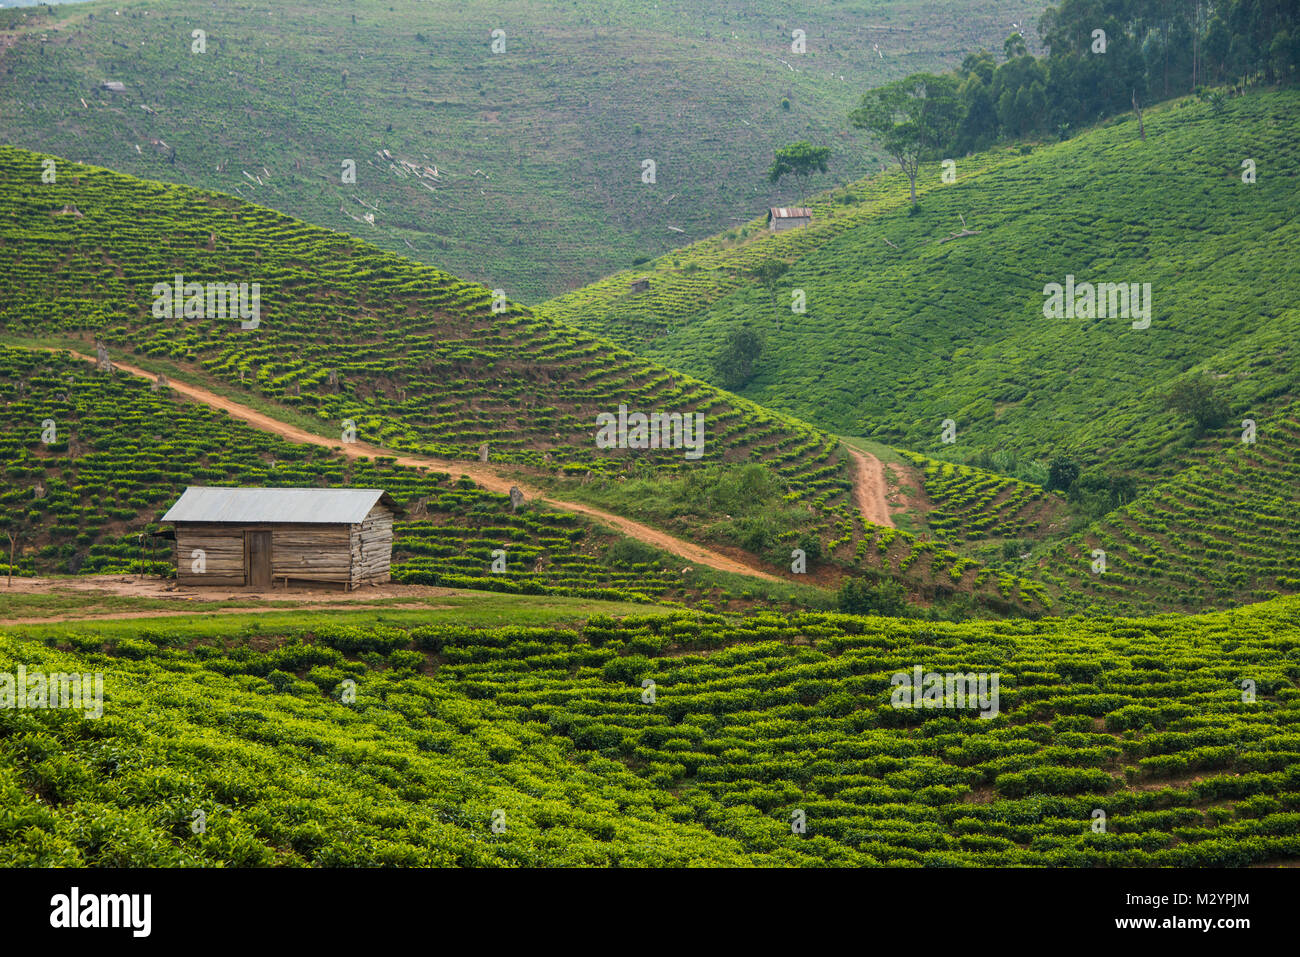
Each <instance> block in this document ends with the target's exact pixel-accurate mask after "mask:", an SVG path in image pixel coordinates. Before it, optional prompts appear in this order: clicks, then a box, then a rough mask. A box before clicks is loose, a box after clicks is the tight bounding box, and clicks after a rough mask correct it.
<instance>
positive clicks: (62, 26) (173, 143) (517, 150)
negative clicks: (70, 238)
mask: <svg viewBox="0 0 1300 957" xmlns="http://www.w3.org/2000/svg"><path fill="white" fill-rule="evenodd" d="M1046 6H1047V4H1046V2H1045V0H855V2H852V3H847V4H846V3H842V2H837V0H811V2H799V3H795V2H790V0H762V2H758V3H755V2H753V0H710V2H708V3H706V4H701V3H699V2H696V0H660V2H657V3H634V2H630V0H580V2H574V3H554V2H548V0H514V2H511V3H507V4H504V5H503V4H501V3H497V2H492V0H438V2H433V3H430V2H426V0H318V2H313V3H310V4H284V3H273V4H269V5H265V6H264V7H258V6H255V5H252V4H247V3H218V4H213V3H211V2H208V0H166V2H163V3H158V2H155V0H123V2H114V3H112V4H108V3H97V4H73V5H63V6H56V7H53V8H39V9H27V10H18V11H9V10H0V37H3V41H2V42H0V76H2V77H3V82H2V83H0V129H2V130H4V131H5V135H4V136H3V137H0V139H3V140H4V141H5V142H10V143H15V144H17V145H21V146H25V147H28V148H32V149H38V150H42V151H44V152H49V153H54V154H57V155H60V156H68V157H71V158H73V159H79V160H84V161H86V162H88V163H96V164H99V165H103V166H109V167H111V168H113V169H119V170H122V171H123V172H128V173H132V174H134V175H137V176H142V177H147V178H150V179H163V180H168V181H170V182H178V183H184V184H187V185H192V186H202V187H207V188H210V189H218V190H221V191H223V192H227V193H239V194H241V195H243V196H244V197H246V198H248V199H250V200H252V201H254V202H257V203H259V204H261V205H264V206H269V207H273V208H276V209H279V210H283V211H284V212H287V213H290V214H292V215H294V216H296V217H299V218H302V219H306V220H309V221H311V222H315V223H320V224H322V225H326V226H330V227H333V228H336V229H342V230H346V231H348V232H351V233H353V234H355V235H357V236H360V237H363V238H365V239H367V240H369V241H372V242H375V243H376V244H378V245H380V246H382V247H384V248H387V249H389V250H392V251H396V252H400V253H402V254H403V255H411V256H415V257H417V258H419V259H421V260H423V261H426V262H432V263H436V264H437V265H438V266H440V267H441V268H445V269H448V270H449V271H450V272H452V273H454V274H456V275H458V276H463V277H465V278H468V279H473V280H475V281H479V282H483V283H485V284H487V285H488V286H490V287H493V288H496V287H500V288H504V289H506V290H507V292H508V293H509V294H510V295H511V297H512V298H515V299H517V300H519V301H524V302H536V301H539V300H541V299H544V298H546V297H548V296H551V295H555V294H557V293H560V292H564V291H566V290H568V289H572V288H573V287H574V286H576V285H579V284H581V283H582V282H586V281H590V280H592V279H595V278H597V277H599V276H602V275H605V274H607V273H609V272H612V271H614V270H617V269H620V268H623V267H625V266H628V265H630V264H631V263H633V262H634V261H637V260H641V259H644V258H648V257H651V256H657V255H659V254H660V253H662V252H665V251H666V250H668V249H671V248H673V247H674V246H676V245H679V244H681V243H682V242H684V241H687V240H689V239H693V238H699V237H702V236H707V235H709V234H710V233H713V232H716V231H717V230H719V229H724V228H726V227H727V226H729V225H731V224H732V223H735V222H743V221H744V220H746V219H748V218H749V217H751V216H753V215H754V214H755V212H756V211H757V210H759V209H762V208H764V207H766V206H768V205H772V204H774V203H780V202H783V201H785V200H787V199H788V198H789V197H788V190H787V189H786V188H784V187H782V188H779V189H778V188H776V187H773V186H772V185H770V184H769V183H768V182H767V181H766V178H765V173H766V171H767V167H768V165H769V164H770V163H771V162H772V156H773V150H774V148H776V147H778V146H781V145H783V144H786V143H789V142H791V141H795V140H801V139H811V140H816V141H818V142H820V143H825V144H827V145H829V146H830V147H831V148H832V149H833V151H834V157H833V169H834V171H835V176H836V177H837V178H838V179H842V178H851V177H855V176H860V175H862V174H863V173H864V172H865V171H866V170H868V169H871V168H874V166H875V163H876V152H877V151H876V150H874V149H872V148H869V147H867V146H865V145H864V139H863V137H862V136H861V135H860V134H858V133H857V132H855V131H853V130H852V129H851V128H850V126H849V123H848V121H847V119H846V114H847V111H848V110H849V109H850V108H851V106H852V104H853V103H854V102H855V100H856V98H857V97H858V96H860V95H861V92H862V90H863V89H864V88H865V87H868V86H871V85H875V84H878V83H882V82H885V81H888V80H893V79H897V78H899V77H902V76H904V75H906V74H907V73H910V72H914V71H916V70H942V69H947V68H950V67H952V66H954V65H956V64H957V63H958V62H960V61H961V59H962V57H963V56H965V55H967V54H969V53H972V52H974V51H976V50H979V49H981V48H988V49H996V48H998V47H999V46H1000V44H1001V43H1002V41H1003V39H1004V38H1005V37H1006V35H1007V33H1008V32H1010V31H1011V29H1012V27H1011V25H1012V24H1013V23H1023V24H1027V23H1029V22H1030V21H1031V20H1032V19H1033V18H1036V17H1037V16H1038V15H1039V14H1040V13H1042V12H1043V10H1044V9H1045V8H1046ZM796 32H798V36H796ZM796 46H797V47H798V52H796V49H795V48H796ZM114 84H117V85H114ZM646 160H651V161H652V162H653V164H654V169H653V175H652V176H651V180H650V181H649V182H646V181H643V175H644V174H645V173H646V172H647V168H646V167H645V166H644V162H645V161H646ZM349 163H351V164H353V165H352V167H350V168H351V169H352V170H354V171H355V176H354V177H353V178H352V179H351V180H349V179H348V178H346V176H347V172H346V171H347V169H349V167H348V165H347V164H349ZM820 181H821V182H822V183H823V184H829V183H831V182H835V181H837V180H836V179H832V178H831V177H830V176H824V177H822V178H821V180H820Z"/></svg>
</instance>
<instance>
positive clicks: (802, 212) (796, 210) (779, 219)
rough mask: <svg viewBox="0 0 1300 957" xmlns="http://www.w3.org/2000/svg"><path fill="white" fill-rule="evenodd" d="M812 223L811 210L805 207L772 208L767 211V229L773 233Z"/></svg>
mask: <svg viewBox="0 0 1300 957" xmlns="http://www.w3.org/2000/svg"><path fill="white" fill-rule="evenodd" d="M811 222H812V210H811V209H809V208H808V207H806V206H772V207H770V208H769V209H768V211H767V228H768V229H770V230H772V232H774V233H780V232H784V231H785V230H787V229H798V228H799V227H800V226H807V225H808V224H809V223H811Z"/></svg>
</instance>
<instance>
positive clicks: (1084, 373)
mask: <svg viewBox="0 0 1300 957" xmlns="http://www.w3.org/2000/svg"><path fill="white" fill-rule="evenodd" d="M1142 126H1143V131H1144V133H1145V139H1144V138H1142V135H1141V134H1140V131H1139V123H1138V121H1137V119H1136V118H1135V117H1134V116H1133V115H1132V114H1128V115H1122V116H1119V117H1116V118H1114V119H1112V120H1109V121H1107V122H1106V123H1104V124H1103V125H1101V126H1100V127H1097V128H1093V129H1090V130H1087V131H1084V132H1081V133H1079V134H1078V135H1075V136H1072V137H1071V138H1068V139H1065V140H1064V141H1062V142H1056V141H1052V142H1026V143H1020V144H1015V145H1011V146H1005V147H999V148H995V149H993V150H990V151H987V152H984V153H980V154H976V155H974V156H970V157H963V156H957V157H955V159H954V162H955V182H952V183H950V184H949V183H945V182H944V179H943V173H944V168H943V166H942V165H941V164H940V163H938V162H935V163H931V164H925V165H923V166H922V169H921V174H920V177H919V186H918V188H919V191H920V201H919V205H918V207H917V208H916V209H915V210H914V211H909V202H908V184H907V179H906V177H904V176H903V175H902V174H900V173H898V172H897V170H896V169H894V170H891V171H890V172H888V173H885V174H878V175H875V176H873V177H871V178H870V179H867V180H864V181H861V182H858V183H855V184H852V185H850V186H847V187H844V188H842V189H839V190H836V191H833V192H830V193H826V194H822V195H820V196H817V197H814V198H813V199H812V200H810V201H809V205H810V206H811V208H812V211H813V221H812V224H811V225H810V226H807V227H805V228H803V229H797V230H791V231H789V232H785V233H781V234H777V235H773V234H771V233H769V232H768V231H767V230H766V228H765V226H764V224H763V223H762V222H761V221H754V222H751V223H749V224H748V225H747V226H745V227H742V228H740V229H737V230H733V231H732V232H731V233H729V234H725V235H721V236H718V237H715V238H713V239H711V240H708V241H705V242H701V243H699V244H696V245H693V246H690V247H688V248H686V249H682V250H679V251H676V252H674V253H672V254H670V255H668V256H665V257H662V258H660V259H658V260H656V261H655V262H654V263H653V264H651V265H649V266H647V267H646V268H645V269H643V270H639V271H632V272H625V273H622V274H620V275H616V276H614V277H610V278H609V279H607V280H605V281H602V282H601V283H598V284H595V285H593V286H591V287H589V288H588V289H583V290H578V291H576V292H574V293H571V294H569V295H567V296H563V297H560V298H558V299H556V300H554V301H552V302H550V303H547V304H545V305H544V306H543V307H541V312H542V314H544V315H547V316H551V317H555V318H559V319H562V320H564V321H566V322H570V323H574V324H577V325H582V326H585V327H587V328H591V329H594V330H597V331H599V332H601V333H602V334H604V335H608V336H611V337H613V338H616V339H617V340H618V341H620V342H622V343H624V344H626V345H627V346H628V347H629V348H632V349H634V350H635V351H637V352H638V353H639V354H643V355H646V356H649V357H651V358H654V359H656V360H658V361H662V362H665V363H667V364H669V365H671V366H673V367H674V368H680V369H683V370H685V371H688V372H691V373H694V374H696V375H699V376H701V377H704V378H707V379H711V380H714V381H722V380H723V379H729V380H730V381H729V382H728V385H729V386H730V387H731V388H733V389H734V390H736V391H738V392H740V394H742V395H745V396H748V397H751V398H753V399H755V400H756V401H759V402H761V403H763V404H764V405H765V406H768V407H772V408H777V409H782V410H786V411H789V412H791V413H793V414H797V415H799V416H801V417H803V418H804V419H806V420H808V421H811V422H815V423H816V424H817V425H818V426H820V427H823V428H826V429H830V430H834V431H838V432H841V433H843V434H846V435H863V436H868V437H871V438H875V439H878V440H880V441H884V442H888V443H889V444H892V445H895V446H898V447H901V448H909V449H913V450H916V451H920V452H934V453H942V454H943V456H944V457H953V455H955V454H960V453H963V452H965V453H968V454H973V453H976V452H979V451H993V450H1001V451H1003V452H1005V453H1008V454H1010V455H1012V456H1018V457H1021V458H1023V459H1025V460H1035V461H1040V462H1047V461H1049V460H1051V459H1053V458H1057V457H1066V458H1072V459H1074V460H1076V461H1077V463H1078V464H1080V465H1081V466H1083V467H1085V468H1086V467H1088V466H1100V467H1103V468H1105V469H1107V470H1110V471H1112V472H1116V473H1129V474H1132V475H1134V476H1135V477H1136V478H1137V479H1138V480H1139V482H1140V483H1141V484H1146V483H1149V482H1150V481H1153V480H1155V479H1158V478H1163V477H1169V476H1172V475H1173V474H1174V473H1175V472H1176V471H1177V470H1178V469H1179V468H1180V467H1182V466H1183V465H1186V464H1189V463H1191V462H1195V461H1197V460H1199V459H1200V458H1201V457H1203V456H1204V455H1205V454H1209V453H1211V452H1213V450H1214V449H1216V448H1218V447H1220V446H1222V445H1223V444H1225V443H1227V442H1230V441H1231V439H1232V436H1233V434H1235V432H1239V431H1240V423H1241V421H1242V420H1243V419H1247V418H1249V419H1255V420H1261V421H1262V420H1263V419H1264V418H1266V417H1267V416H1268V415H1269V414H1270V413H1272V412H1273V411H1275V410H1277V409H1279V408H1281V407H1282V406H1283V405H1285V404H1286V403H1287V402H1288V401H1289V400H1290V399H1292V398H1294V397H1295V395H1296V394H1297V393H1300V356H1297V352H1296V342H1297V337H1298V335H1300V310H1297V308H1296V305H1295V304H1296V302H1297V301H1298V297H1300V273H1298V272H1297V270H1296V269H1295V256H1294V252H1293V250H1294V247H1295V244H1296V242H1297V239H1298V237H1300V224H1297V221H1296V218H1295V197H1296V195H1297V189H1298V188H1300V165H1298V164H1300V160H1297V157H1298V156H1300V92H1298V91H1296V90H1294V89H1290V90H1280V91H1263V92H1250V93H1247V94H1246V95H1242V96H1228V95H1223V94H1216V96H1214V97H1208V98H1207V99H1206V100H1204V101H1202V100H1200V99H1198V98H1190V99H1184V100H1179V101H1173V102H1171V103H1169V104H1166V105H1163V106H1161V107H1159V108H1153V109H1148V110H1146V111H1145V112H1144V115H1143V122H1142ZM638 276H644V277H645V278H647V279H649V288H648V290H645V291H635V290H633V289H632V288H631V287H630V286H629V283H630V281H631V280H632V279H634V278H636V277H638ZM1102 283H1112V284H1125V287H1126V289H1128V290H1130V291H1131V289H1132V286H1131V285H1129V284H1137V290H1138V296H1137V297H1135V298H1134V299H1133V301H1132V305H1133V309H1132V310H1131V315H1128V316H1127V317H1126V316H1125V315H1124V314H1123V311H1122V309H1123V302H1122V300H1121V299H1120V297H1119V295H1118V290H1107V289H1101V291H1100V294H1099V295H1094V298H1093V307H1092V309H1091V311H1090V310H1089V309H1088V307H1086V306H1085V305H1084V303H1085V302H1086V296H1087V294H1086V293H1085V291H1084V290H1085V284H1090V285H1092V286H1094V287H1100V284H1102ZM1076 284H1077V286H1078V289H1077V291H1076V298H1077V302H1078V304H1079V309H1078V312H1077V313H1076V312H1075V310H1074V309H1073V308H1070V309H1065V308H1064V305H1063V303H1062V309H1061V310H1060V314H1059V316H1058V315H1057V314H1056V312H1055V310H1054V297H1055V296H1056V295H1058V293H1054V292H1053V291H1052V289H1053V286H1054V285H1055V286H1060V287H1062V288H1061V289H1060V290H1059V291H1058V292H1059V295H1060V297H1061V298H1062V299H1063V297H1064V294H1065V290H1066V289H1067V288H1073V287H1074V286H1075V285H1076ZM1147 284H1149V287H1148V285H1147ZM1148 288H1149V298H1148V297H1147V290H1148ZM1097 291H1098V290H1097V288H1094V289H1093V293H1094V294H1096V293H1097ZM1098 303H1099V304H1100V307H1098ZM1071 305H1073V303H1072V304H1071ZM1112 307H1113V310H1114V312H1113V315H1112V312H1111V310H1112ZM1148 307H1149V315H1146V314H1145V310H1147V308H1148ZM800 309H802V311H800ZM1045 310H1046V311H1045ZM1148 322H1149V325H1148ZM744 330H748V331H749V332H751V333H752V334H753V336H752V338H751V339H749V340H747V341H748V342H749V346H748V350H749V351H748V353H747V358H749V359H750V360H751V361H750V364H749V366H748V367H747V371H748V373H749V376H748V378H744V376H743V375H742V376H739V377H738V376H736V375H735V372H734V369H735V365H734V364H732V365H730V366H728V365H727V364H726V363H725V362H723V361H722V360H723V359H724V358H725V357H726V354H727V353H728V350H729V349H732V348H734V347H735V343H737V342H738V341H740V340H739V339H738V337H739V336H740V334H741V333H742V331H744ZM755 340H756V341H757V342H758V344H759V345H758V346H755V345H754V341H755ZM738 379H743V381H738ZM1201 380H1205V381H1208V382H1210V383H1211V385H1212V389H1211V390H1210V394H1209V396H1208V397H1207V402H1206V403H1203V404H1202V408H1208V409H1209V410H1210V411H1211V412H1213V413H1214V414H1204V415H1200V416H1199V417H1198V413H1197V411H1196V410H1195V409H1194V408H1192V409H1191V411H1190V412H1189V410H1188V407H1183V406H1179V405H1178V404H1177V403H1176V402H1171V394H1173V393H1175V392H1177V391H1178V390H1179V389H1180V387H1182V386H1183V385H1185V384H1187V383H1195V382H1197V381H1201ZM949 425H950V427H949ZM1201 426H1209V427H1208V428H1203V427H1201Z"/></svg>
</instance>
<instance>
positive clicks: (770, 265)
mask: <svg viewBox="0 0 1300 957" xmlns="http://www.w3.org/2000/svg"><path fill="white" fill-rule="evenodd" d="M789 271H790V264H789V263H783V262H781V260H779V259H764V260H763V261H762V262H761V263H759V264H758V265H757V266H755V267H754V268H753V269H751V270H750V271H749V274H750V275H751V276H753V277H754V278H755V279H757V280H758V281H759V282H761V283H762V284H763V286H764V287H765V288H766V289H767V292H768V295H770V296H771V297H772V308H773V309H776V310H777V315H778V316H779V315H780V307H779V306H778V305H777V304H776V284H777V283H778V282H779V281H780V280H781V277H782V276H784V275H785V274H786V273H787V272H789Z"/></svg>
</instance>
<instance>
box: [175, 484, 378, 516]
mask: <svg viewBox="0 0 1300 957" xmlns="http://www.w3.org/2000/svg"><path fill="white" fill-rule="evenodd" d="M381 499H382V500H383V501H384V504H385V505H387V506H389V507H390V508H394V509H395V505H394V503H393V500H392V499H391V498H389V496H388V493H386V492H385V491H384V490H383V489H378V488H205V487H201V486H196V485H191V486H190V487H189V488H187V489H186V490H185V492H184V494H183V495H181V497H180V498H179V499H177V500H176V504H175V505H173V506H172V507H171V508H170V509H168V510H167V514H166V515H164V516H163V518H162V520H163V521H164V522H277V523H284V522H288V523H312V522H315V523H322V524H341V525H351V524H353V523H354V522H361V521H363V520H364V519H365V517H366V515H367V514H368V513H369V512H370V510H371V509H372V508H374V506H375V503H376V502H378V501H380V500H381Z"/></svg>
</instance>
